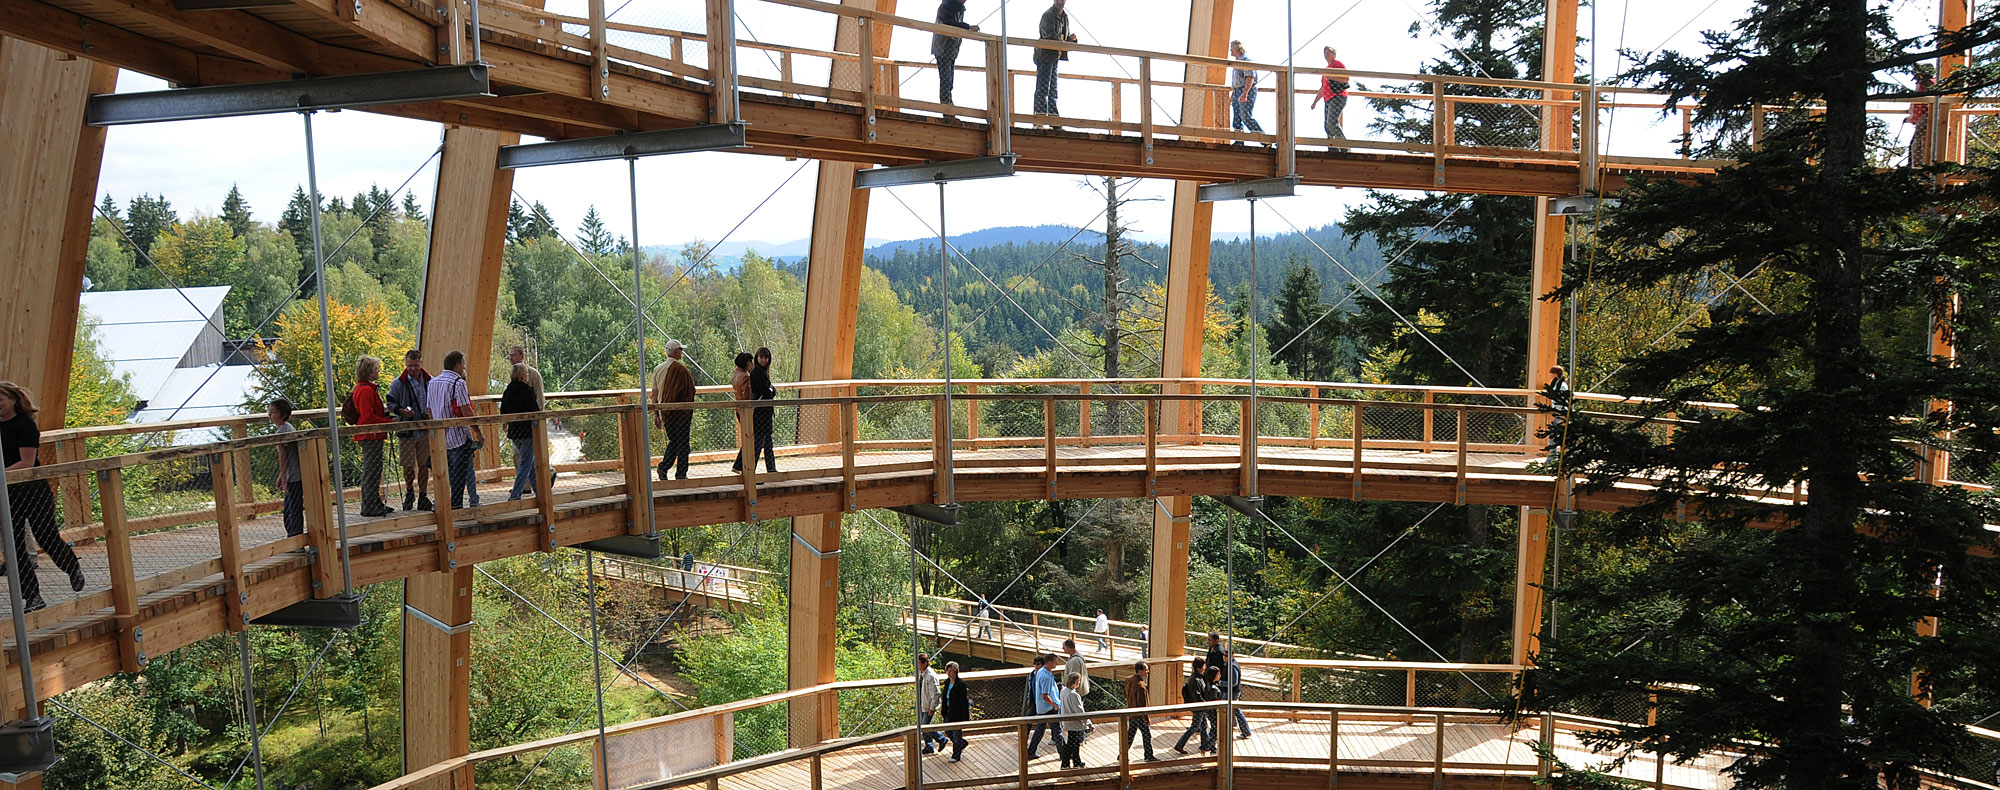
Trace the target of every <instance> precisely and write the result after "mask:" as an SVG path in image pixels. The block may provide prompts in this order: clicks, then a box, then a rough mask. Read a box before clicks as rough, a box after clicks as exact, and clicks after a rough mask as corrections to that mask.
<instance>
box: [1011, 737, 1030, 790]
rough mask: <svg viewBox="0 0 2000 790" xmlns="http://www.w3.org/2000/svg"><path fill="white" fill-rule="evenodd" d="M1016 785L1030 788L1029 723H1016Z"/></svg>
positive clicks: (1021, 788) (1026, 788)
mask: <svg viewBox="0 0 2000 790" xmlns="http://www.w3.org/2000/svg"><path fill="white" fill-rule="evenodd" d="M1014 777H1015V787H1017V788H1019V790H1028V725H1026V724H1016V725H1014Z"/></svg>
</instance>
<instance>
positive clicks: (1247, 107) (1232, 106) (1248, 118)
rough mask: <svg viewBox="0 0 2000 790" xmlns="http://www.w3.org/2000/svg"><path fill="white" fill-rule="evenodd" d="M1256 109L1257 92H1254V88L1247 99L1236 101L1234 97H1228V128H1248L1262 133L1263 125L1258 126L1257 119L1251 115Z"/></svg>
mask: <svg viewBox="0 0 2000 790" xmlns="http://www.w3.org/2000/svg"><path fill="white" fill-rule="evenodd" d="M1256 111H1257V94H1256V93H1255V92H1254V89H1253V92H1252V93H1251V94H1250V99H1249V100H1248V101H1237V100H1236V99H1233V98H1232V99H1230V100H1229V113H1230V115H1229V128H1230V129H1232V130H1238V129H1240V130H1248V131H1252V132H1256V133H1258V134H1263V133H1264V127H1262V126H1258V125H1257V119H1256V118H1254V117H1252V114H1254V113H1255V112H1256Z"/></svg>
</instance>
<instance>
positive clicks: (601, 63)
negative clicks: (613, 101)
mask: <svg viewBox="0 0 2000 790" xmlns="http://www.w3.org/2000/svg"><path fill="white" fill-rule="evenodd" d="M609 46H610V45H609V42H607V41H605V37H604V0H590V95H591V97H592V98H594V99H596V100H597V101H604V100H606V99H609V98H611V54H610V49H609Z"/></svg>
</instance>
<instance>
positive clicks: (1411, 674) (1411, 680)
mask: <svg viewBox="0 0 2000 790" xmlns="http://www.w3.org/2000/svg"><path fill="white" fill-rule="evenodd" d="M1416 706H1417V671H1416V670H1415V669H1408V670H1404V672H1403V707H1406V708H1414V707H1416Z"/></svg>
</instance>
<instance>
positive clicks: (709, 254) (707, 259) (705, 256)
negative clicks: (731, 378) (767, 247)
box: [562, 159, 814, 389]
mask: <svg viewBox="0 0 2000 790" xmlns="http://www.w3.org/2000/svg"><path fill="white" fill-rule="evenodd" d="M813 161H814V160H811V159H804V160H800V162H799V166H798V168H797V169H795V170H793V171H792V174H791V175H788V176H785V180H784V181H781V182H779V183H778V187H777V188H776V189H773V190H771V193H770V194H768V195H765V196H764V199H763V200H760V201H757V205H756V206H755V207H753V208H751V209H750V213H748V214H744V215H743V218H742V219H740V220H737V222H736V225H735V226H733V227H731V228H730V229H729V232H728V233H724V234H722V238H720V239H718V240H716V242H715V244H713V245H711V246H710V247H709V248H708V250H707V251H706V252H704V253H702V256H701V257H700V258H698V259H696V260H695V262H693V263H690V264H688V266H687V268H685V269H682V270H681V274H680V276H679V277H676V278H674V281H673V282H671V283H668V284H667V287H665V288H662V289H660V293H659V294H658V295H656V296H654V297H653V301H651V302H650V303H648V304H647V305H646V308H645V309H644V310H639V311H637V312H638V313H639V314H641V315H645V314H650V313H651V312H652V310H653V308H655V307H658V306H660V302H662V301H664V300H665V299H666V298H667V294H669V293H672V292H673V290H674V287H675V286H678V285H680V284H681V281H682V280H685V279H687V277H688V275H690V274H693V273H694V270H695V269H696V268H699V267H700V266H702V265H704V264H709V263H712V262H713V261H714V258H715V251H716V250H718V249H721V247H722V245H723V244H724V243H727V242H728V241H729V239H730V237H732V236H735V235H736V232H737V231H739V230H742V229H743V225H744V223H747V222H749V221H750V218H751V217H755V216H757V212H759V211H762V210H764V206H765V205H767V204H769V203H770V202H771V199H772V198H775V197H777V196H778V193H779V192H782V191H784V189H785V186H786V185H788V184H790V183H792V179H794V178H797V177H798V176H799V173H802V172H804V171H805V169H806V166H807V165H810V164H812V163H813ZM644 252H645V251H644V250H638V251H636V252H635V254H634V255H633V258H634V260H638V259H640V258H641V257H643V255H644ZM635 296H636V295H635ZM639 320H640V319H639V316H636V315H635V316H633V318H632V322H631V323H630V324H627V325H626V327H625V329H624V330H621V332H620V335H619V337H617V338H614V339H612V340H611V341H610V342H607V343H605V344H604V347H603V348H599V349H598V350H597V353H595V354H592V355H591V356H590V361H589V362H585V363H583V366H582V367H581V368H578V371H577V375H576V376H571V377H570V379H569V380H568V381H565V382H563V387H562V388H564V389H567V388H568V387H569V385H570V384H573V383H575V382H576V378H577V376H581V375H583V371H585V370H589V369H590V366H591V365H593V364H596V362H597V359H598V357H601V356H604V352H606V351H609V350H611V347H612V346H615V345H618V343H619V342H620V341H621V340H622V339H623V337H624V334H623V333H624V332H627V331H631V330H632V329H633V328H635V327H637V326H638V324H639ZM712 379H713V377H711V380H712Z"/></svg>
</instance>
